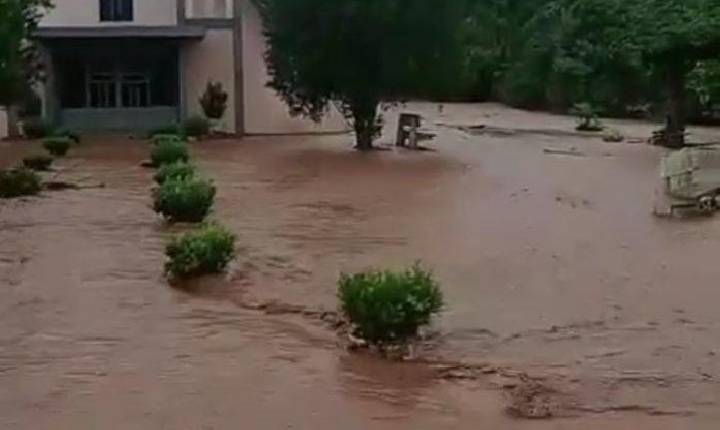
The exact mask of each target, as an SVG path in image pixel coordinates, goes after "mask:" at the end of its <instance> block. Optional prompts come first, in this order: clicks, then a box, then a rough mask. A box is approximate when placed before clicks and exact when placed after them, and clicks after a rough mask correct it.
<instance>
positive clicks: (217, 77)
mask: <svg viewBox="0 0 720 430" xmlns="http://www.w3.org/2000/svg"><path fill="white" fill-rule="evenodd" d="M233 37H234V33H233V30H232V29H230V28H227V29H208V31H207V34H206V35H205V38H204V39H203V40H201V41H198V42H191V43H188V44H186V45H185V46H184V47H183V48H182V52H181V54H180V62H181V67H182V68H183V70H182V72H181V79H182V81H183V82H182V86H183V96H184V98H185V106H186V112H184V116H186V117H187V116H190V115H202V113H203V112H202V107H201V106H200V101H199V99H200V97H202V95H203V93H204V92H205V87H206V85H207V82H208V80H212V81H214V82H220V83H222V86H223V88H224V89H225V91H226V92H227V93H228V96H229V97H228V102H227V105H228V106H227V110H226V111H225V115H224V116H223V118H222V119H221V120H220V129H221V130H223V131H228V132H235V131H236V130H235V67H234V61H233V58H234V55H233Z"/></svg>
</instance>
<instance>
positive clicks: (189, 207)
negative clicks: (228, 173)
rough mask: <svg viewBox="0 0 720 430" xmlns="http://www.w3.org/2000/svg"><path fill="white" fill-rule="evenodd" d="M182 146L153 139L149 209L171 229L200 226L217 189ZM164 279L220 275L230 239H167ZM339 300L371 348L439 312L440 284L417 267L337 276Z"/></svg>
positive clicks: (398, 338)
mask: <svg viewBox="0 0 720 430" xmlns="http://www.w3.org/2000/svg"><path fill="white" fill-rule="evenodd" d="M187 145H188V144H187V142H185V141H184V139H183V138H182V137H180V136H178V135H175V134H168V133H163V134H159V135H156V136H155V137H154V138H153V147H152V150H151V159H152V164H153V165H154V166H156V167H157V169H158V170H157V172H156V173H155V176H154V179H155V181H156V182H157V184H158V188H156V189H155V191H154V209H155V210H156V211H157V212H158V213H159V214H161V215H162V216H163V217H164V218H165V220H166V221H168V222H170V223H176V222H187V223H202V222H203V221H205V219H206V218H207V216H208V215H209V213H210V211H211V209H212V206H213V203H214V200H215V193H216V189H215V187H214V185H213V183H212V181H211V180H209V179H206V178H204V177H202V175H200V174H199V172H198V169H197V168H196V167H195V165H193V164H192V163H190V155H189V151H188V147H187ZM165 255H166V262H165V273H166V275H167V276H168V277H169V278H171V279H187V278H193V277H197V276H201V275H205V274H211V273H220V272H222V271H223V270H225V269H226V268H227V266H228V264H229V263H230V262H231V261H232V259H233V258H234V256H235V235H234V234H233V233H232V232H231V231H229V230H228V229H227V228H225V227H222V226H221V225H219V224H217V223H204V224H202V225H201V226H200V227H199V228H196V229H193V230H191V231H190V232H188V233H185V234H182V235H179V236H176V237H173V238H171V240H170V241H169V243H168V244H167V245H166V248H165ZM338 299H339V300H340V303H341V308H342V311H343V313H344V315H345V316H346V317H347V319H348V320H349V321H350V322H351V323H352V325H353V332H354V334H355V335H357V336H358V337H360V338H362V339H364V340H366V341H367V342H368V343H370V344H375V345H381V346H382V345H387V344H395V343H400V342H404V341H406V340H407V339H409V338H412V337H414V336H415V335H416V334H417V332H418V328H419V327H420V326H422V325H425V324H428V323H429V322H430V319H431V317H432V316H433V315H434V314H436V313H438V312H439V311H440V309H441V308H442V306H443V296H442V292H441V290H440V286H439V283H438V282H437V281H436V280H435V278H434V276H433V274H432V273H431V272H429V271H427V270H424V269H423V268H422V267H420V265H419V264H416V265H414V266H413V267H411V268H409V269H407V270H405V271H402V272H393V271H369V272H361V273H356V274H342V275H341V277H340V280H339V282H338Z"/></svg>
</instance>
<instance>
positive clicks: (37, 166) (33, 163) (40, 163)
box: [23, 155, 53, 171]
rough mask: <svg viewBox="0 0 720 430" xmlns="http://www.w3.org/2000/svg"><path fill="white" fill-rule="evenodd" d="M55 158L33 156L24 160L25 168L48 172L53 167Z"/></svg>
mask: <svg viewBox="0 0 720 430" xmlns="http://www.w3.org/2000/svg"><path fill="white" fill-rule="evenodd" d="M52 163H53V158H52V157H49V156H47V155H33V156H31V157H25V158H23V166H25V167H26V168H28V169H31V170H37V171H47V170H50V166H52Z"/></svg>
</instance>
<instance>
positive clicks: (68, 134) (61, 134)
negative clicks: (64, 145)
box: [52, 128, 80, 144]
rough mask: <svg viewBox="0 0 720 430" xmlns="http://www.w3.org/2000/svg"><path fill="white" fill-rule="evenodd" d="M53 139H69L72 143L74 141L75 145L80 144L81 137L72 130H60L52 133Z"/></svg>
mask: <svg viewBox="0 0 720 430" xmlns="http://www.w3.org/2000/svg"><path fill="white" fill-rule="evenodd" d="M52 136H53V137H67V138H68V139H70V140H71V141H73V142H74V143H75V144H79V143H80V135H79V134H78V133H76V132H74V131H72V130H68V129H65V128H61V129H59V130H55V131H53V132H52Z"/></svg>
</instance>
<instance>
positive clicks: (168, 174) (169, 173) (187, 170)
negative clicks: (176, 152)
mask: <svg viewBox="0 0 720 430" xmlns="http://www.w3.org/2000/svg"><path fill="white" fill-rule="evenodd" d="M196 174H197V169H196V168H195V166H194V165H193V164H190V163H186V162H184V161H178V162H176V163H172V164H163V165H162V166H161V167H160V170H158V172H157V173H156V174H155V182H157V183H158V184H161V185H162V184H163V182H165V181H167V180H168V179H188V178H191V177H193V176H195V175H196Z"/></svg>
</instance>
